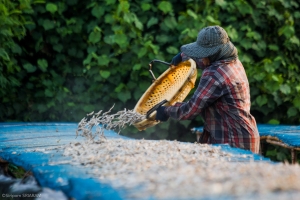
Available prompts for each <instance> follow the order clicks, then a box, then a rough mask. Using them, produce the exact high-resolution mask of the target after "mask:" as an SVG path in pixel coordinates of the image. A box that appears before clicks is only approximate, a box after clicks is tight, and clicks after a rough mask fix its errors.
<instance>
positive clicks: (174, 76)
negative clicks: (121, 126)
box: [133, 59, 197, 131]
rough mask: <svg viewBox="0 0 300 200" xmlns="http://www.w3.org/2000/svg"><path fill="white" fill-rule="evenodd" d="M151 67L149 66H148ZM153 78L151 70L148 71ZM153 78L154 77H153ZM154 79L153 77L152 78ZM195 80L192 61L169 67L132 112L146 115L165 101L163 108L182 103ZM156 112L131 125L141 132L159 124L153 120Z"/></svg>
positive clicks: (195, 75) (195, 74) (194, 67)
mask: <svg viewBox="0 0 300 200" xmlns="http://www.w3.org/2000/svg"><path fill="white" fill-rule="evenodd" d="M150 67H151V65H150ZM149 71H150V73H151V74H152V76H153V73H152V71H151V70H149ZM153 77H154V76H153ZM154 79H155V77H154ZM196 79H197V68H196V63H195V61H193V60H192V59H189V60H187V61H184V62H181V63H179V64H178V65H177V66H171V67H169V68H168V69H167V70H166V71H165V72H164V73H163V74H161V75H160V76H159V77H158V78H157V79H156V80H154V81H153V83H152V84H151V86H150V87H149V88H148V89H147V90H146V92H145V93H144V94H143V95H142V97H141V98H140V99H139V101H138V103H137V104H136V106H135V108H134V111H135V112H137V113H139V114H142V115H147V112H148V111H149V110H150V109H151V108H153V107H154V106H156V105H157V104H159V103H160V102H162V101H163V100H166V103H165V104H164V105H165V106H170V105H174V104H175V103H176V102H182V101H183V100H184V99H185V98H186V96H187V95H188V94H189V92H190V91H191V89H192V88H193V87H194V86H195V82H196ZM155 116H156V111H154V112H152V113H150V114H149V113H148V116H147V118H146V119H144V120H142V121H140V122H137V123H135V124H133V125H134V126H135V127H136V128H137V129H138V130H140V131H142V130H145V129H147V128H149V127H152V126H154V125H156V124H158V123H159V121H156V120H155Z"/></svg>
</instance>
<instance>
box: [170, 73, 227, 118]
mask: <svg viewBox="0 0 300 200" xmlns="http://www.w3.org/2000/svg"><path fill="white" fill-rule="evenodd" d="M221 95H222V88H221V85H220V83H219V82H218V81H217V80H216V79H214V78H213V77H212V76H207V77H204V78H201V79H200V83H199V85H198V88H197V90H196V91H195V93H194V94H193V96H192V98H191V99H190V100H189V101H187V102H182V103H176V104H175V105H173V106H169V107H167V108H166V109H165V112H166V114H168V115H169V116H170V117H171V118H174V119H177V120H186V119H193V118H195V117H196V116H198V115H199V114H200V113H201V112H203V110H204V109H205V108H206V107H208V106H210V105H211V104H212V103H214V102H215V101H216V100H217V99H218V98H219V97H220V96H221Z"/></svg>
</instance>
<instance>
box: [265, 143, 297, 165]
mask: <svg viewBox="0 0 300 200" xmlns="http://www.w3.org/2000/svg"><path fill="white" fill-rule="evenodd" d="M264 146H265V147H264V149H265V153H263V155H264V156H266V157H268V158H270V159H271V160H272V161H277V162H288V163H291V162H292V156H291V150H290V149H287V148H284V147H280V146H277V145H272V144H268V143H264ZM295 156H297V161H298V163H299V164H300V153H299V152H297V151H296V154H295Z"/></svg>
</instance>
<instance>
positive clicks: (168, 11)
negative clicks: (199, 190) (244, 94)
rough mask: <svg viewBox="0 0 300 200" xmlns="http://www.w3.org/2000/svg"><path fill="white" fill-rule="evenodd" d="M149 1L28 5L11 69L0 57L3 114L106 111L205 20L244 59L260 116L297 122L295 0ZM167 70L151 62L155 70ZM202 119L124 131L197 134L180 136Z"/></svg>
mask: <svg viewBox="0 0 300 200" xmlns="http://www.w3.org/2000/svg"><path fill="white" fill-rule="evenodd" d="M5 2H6V3H7V2H8V1H5ZM19 2H28V1H25V0H24V1H19ZM153 2H154V1H150V0H143V1H125V0H120V1H116V0H106V1H96V0H86V1H78V0H65V1H62V0H49V1H47V2H46V3H44V4H32V6H33V11H34V12H32V13H30V12H29V13H30V16H31V19H32V23H30V24H29V23H27V21H26V20H25V21H22V20H21V25H22V26H20V27H24V25H25V27H26V30H27V32H26V33H27V35H26V37H25V38H24V39H23V40H21V41H18V40H15V38H18V36H17V35H8V36H9V37H11V41H12V43H14V44H16V46H17V47H18V48H17V50H15V51H13V50H7V49H9V48H8V47H5V51H8V52H9V54H11V55H10V62H12V63H15V64H14V65H13V66H14V67H13V70H11V71H9V70H8V69H9V67H8V66H12V65H9V64H7V62H8V61H4V60H3V56H2V60H1V65H3V66H5V67H6V68H5V67H3V68H2V69H1V70H2V74H4V75H3V76H1V77H10V78H7V79H8V80H10V81H8V82H7V84H6V85H7V86H6V88H4V89H3V90H2V91H1V99H2V100H1V101H2V102H1V105H0V111H1V112H0V119H1V120H2V121H75V122H78V121H79V120H80V119H81V118H83V117H84V116H85V115H86V113H89V112H91V111H93V110H94V111H98V110H108V109H109V108H110V107H111V106H112V105H113V104H115V108H114V111H117V110H119V109H123V108H128V109H133V108H134V106H135V104H136V102H137V101H138V99H139V98H140V97H141V95H142V94H143V93H144V91H145V90H146V89H147V88H148V87H149V86H150V84H151V77H150V76H149V72H148V71H147V70H148V63H149V62H150V61H151V60H153V59H160V60H164V61H170V60H171V59H172V57H173V56H174V55H175V54H176V53H178V51H179V49H180V46H181V45H183V44H186V43H190V42H193V41H195V38H196V36H197V33H198V31H199V30H200V29H201V28H202V27H205V26H209V25H221V26H223V27H224V28H225V29H226V30H227V32H228V34H229V36H230V38H231V40H232V41H233V43H234V44H235V45H236V46H237V48H238V50H239V56H240V59H241V61H242V62H243V64H244V66H245V68H246V71H247V74H248V78H249V82H250V86H251V98H252V102H253V103H252V113H253V114H254V116H255V117H256V119H257V121H258V122H259V123H273V124H278V123H289V124H296V123H299V118H298V117H297V115H298V113H299V109H300V100H299V99H300V97H299V90H300V80H299V77H298V76H297V73H298V72H299V68H298V63H299V60H300V56H299V53H298V51H297V50H298V49H297V48H299V38H298V37H297V34H296V30H299V20H298V19H299V17H300V12H299V11H298V10H299V9H298V7H299V3H298V2H297V1H293V0H291V1H278V0H247V1H246V0H236V1H224V0H208V1H203V0H198V1H191V0H189V1H179V0H172V1H155V2H154V3H153ZM28 5H29V4H28ZM18 8H19V9H20V7H18ZM22 13H23V14H20V15H18V16H19V17H21V18H22V19H27V16H28V12H26V13H24V12H22ZM1 16H3V14H2V13H1ZM6 17H8V16H6ZM8 18H9V17H8ZM21 18H19V19H21ZM28 19H29V18H28ZM25 22H26V23H25ZM21 30H23V31H24V29H21ZM24 33H25V32H22V34H21V36H23V35H24ZM8 46H9V47H12V46H14V45H9V44H8ZM2 48H3V47H2ZM11 52H12V53H11ZM1 55H4V54H1ZM165 69H166V67H165V66H163V65H162V66H161V65H155V66H154V72H155V73H156V74H157V75H158V74H160V73H162V72H163V71H164V70H165ZM199 73H201V72H199ZM1 80H3V79H1ZM202 124H203V123H202V121H201V119H200V118H197V119H195V120H193V121H184V122H180V123H176V122H174V121H170V122H169V123H164V124H161V125H159V126H156V127H154V128H150V129H149V130H147V131H144V132H142V133H139V134H136V132H137V131H136V129H135V128H131V129H130V128H129V129H127V130H126V131H124V132H123V134H126V135H130V136H134V137H144V138H169V139H170V138H171V139H180V140H192V139H191V137H194V136H192V135H188V137H186V138H182V137H183V136H182V135H183V134H184V133H187V132H188V130H187V129H189V128H190V127H193V126H201V125H202ZM161 130H168V132H167V131H161Z"/></svg>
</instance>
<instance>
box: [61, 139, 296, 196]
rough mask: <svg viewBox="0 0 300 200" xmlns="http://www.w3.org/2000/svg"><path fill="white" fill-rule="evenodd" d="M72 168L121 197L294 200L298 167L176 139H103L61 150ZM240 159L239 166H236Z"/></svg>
mask: <svg viewBox="0 0 300 200" xmlns="http://www.w3.org/2000/svg"><path fill="white" fill-rule="evenodd" d="M64 155H65V156H71V157H72V158H73V159H72V164H78V165H84V166H86V167H88V168H89V169H91V173H92V174H93V177H95V178H99V179H100V180H101V181H102V182H106V183H109V184H110V185H112V186H113V187H115V188H116V189H119V190H120V191H124V190H123V189H125V191H126V192H125V194H124V198H125V199H211V198H213V199H220V198H222V199H224V198H226V199H235V198H238V199H253V198H258V199H261V198H262V199H269V198H273V199H274V198H275V199H296V198H298V197H299V195H300V179H299V177H300V167H299V165H288V164H283V163H276V164H275V163H272V162H267V161H259V162H255V161H254V160H253V154H239V155H237V154H230V153H226V152H224V151H222V149H221V148H220V147H215V146H211V145H205V144H197V143H184V142H177V141H166V140H161V141H154V140H131V139H110V138H107V139H106V140H103V141H102V142H101V143H99V142H95V141H87V140H86V141H85V142H82V143H71V144H69V145H67V146H65V147H64ZM237 160H240V161H241V160H244V162H236V161H237Z"/></svg>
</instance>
